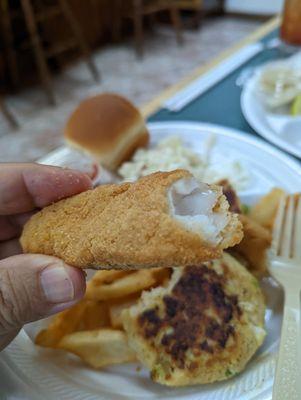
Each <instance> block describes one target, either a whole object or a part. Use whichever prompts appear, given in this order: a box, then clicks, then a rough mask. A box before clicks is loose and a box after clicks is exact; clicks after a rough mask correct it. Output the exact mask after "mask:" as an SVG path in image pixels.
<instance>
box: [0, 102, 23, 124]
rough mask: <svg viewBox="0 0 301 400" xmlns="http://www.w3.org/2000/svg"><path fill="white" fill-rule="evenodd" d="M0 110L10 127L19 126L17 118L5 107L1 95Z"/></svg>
mask: <svg viewBox="0 0 301 400" xmlns="http://www.w3.org/2000/svg"><path fill="white" fill-rule="evenodd" d="M0 111H1V112H2V114H3V115H4V117H5V118H6V119H7V121H8V122H9V124H10V126H11V127H12V128H14V129H17V128H18V127H19V124H18V122H17V120H16V119H15V117H14V116H13V114H12V113H11V112H10V111H9V109H8V108H7V106H6V104H5V102H4V100H3V97H1V96H0Z"/></svg>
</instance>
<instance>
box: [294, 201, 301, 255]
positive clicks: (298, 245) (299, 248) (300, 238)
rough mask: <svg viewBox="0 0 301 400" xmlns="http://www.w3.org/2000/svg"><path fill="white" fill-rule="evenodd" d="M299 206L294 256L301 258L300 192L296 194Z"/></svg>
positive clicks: (296, 216) (296, 217)
mask: <svg viewBox="0 0 301 400" xmlns="http://www.w3.org/2000/svg"><path fill="white" fill-rule="evenodd" d="M296 202H297V208H296V215H295V234H294V247H293V257H294V258H296V259H301V198H300V194H299V195H298V197H297V196H296Z"/></svg>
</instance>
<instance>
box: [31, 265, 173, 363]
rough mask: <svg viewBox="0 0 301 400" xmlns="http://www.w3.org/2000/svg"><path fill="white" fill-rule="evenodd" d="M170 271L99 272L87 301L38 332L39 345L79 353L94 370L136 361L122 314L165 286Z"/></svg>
mask: <svg viewBox="0 0 301 400" xmlns="http://www.w3.org/2000/svg"><path fill="white" fill-rule="evenodd" d="M170 275H171V270H170V269H168V268H151V269H143V270H138V271H122V270H119V271H117V270H110V271H98V272H96V273H95V275H94V276H93V278H92V279H91V280H90V281H89V282H88V284H87V291H86V294H85V297H84V299H83V300H81V301H80V302H79V303H78V304H76V305H75V306H73V307H72V308H70V309H68V310H66V311H63V312H61V313H59V314H57V315H56V316H55V317H54V318H53V320H52V321H51V323H50V324H49V326H48V327H47V328H46V329H44V330H42V331H41V332H39V333H38V335H37V337H36V340H35V342H36V344H37V345H39V346H43V347H50V348H53V349H63V350H65V351H68V352H70V353H73V354H76V355H77V356H79V357H80V358H81V359H82V360H83V361H84V362H86V363H87V364H88V365H90V366H92V367H94V368H101V367H105V366H108V365H112V364H121V363H125V362H131V361H135V359H136V356H135V354H134V352H133V351H132V350H131V349H130V348H129V346H128V343H127V336H126V333H125V331H124V330H123V326H122V318H121V314H122V311H123V310H124V309H126V308H128V307H130V306H132V305H133V304H135V303H136V302H137V300H138V299H139V297H140V295H141V292H142V291H143V290H149V289H151V288H153V287H156V286H159V285H165V284H166V283H167V282H168V280H169V278H170Z"/></svg>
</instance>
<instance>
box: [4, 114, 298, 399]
mask: <svg viewBox="0 0 301 400" xmlns="http://www.w3.org/2000/svg"><path fill="white" fill-rule="evenodd" d="M149 129H150V132H151V144H154V143H156V142H157V141H158V140H160V139H162V138H163V137H166V136H168V135H171V134H172V135H180V136H182V137H183V139H184V141H185V143H187V145H190V146H192V147H193V149H194V150H195V151H196V152H202V149H203V143H204V140H206V138H208V135H211V134H212V133H213V134H215V135H216V138H217V141H216V146H215V148H214V151H213V159H214V160H216V162H219V160H221V161H222V160H225V159H227V158H229V157H230V158H231V157H235V158H237V159H240V160H241V161H242V162H243V163H244V164H245V165H246V166H247V167H248V169H249V171H250V174H251V178H250V184H249V188H248V189H247V190H246V191H245V192H243V193H241V194H240V195H241V197H242V199H243V201H244V202H247V203H252V202H253V201H255V200H256V199H257V198H258V197H259V196H261V195H263V194H264V193H266V192H267V191H269V190H270V189H271V188H272V187H273V186H281V187H283V188H284V189H285V190H287V191H289V192H294V191H300V190H301V168H300V166H299V164H297V163H296V162H295V161H294V160H292V159H291V158H290V157H288V156H286V155H285V154H283V153H281V152H280V151H278V150H276V149H274V148H273V147H271V146H270V145H267V144H265V143H263V142H262V141H260V140H258V139H256V138H254V137H251V136H248V135H246V134H244V133H243V132H239V131H234V130H232V129H229V128H223V127H218V126H215V125H208V124H197V123H189V122H177V123H173V122H172V123H169V122H164V123H151V124H149ZM263 287H264V291H265V293H266V294H267V312H266V327H267V331H268V335H267V338H266V340H265V342H264V345H263V346H262V348H261V349H260V351H258V353H257V354H256V355H255V356H254V358H253V360H252V361H251V362H250V363H249V365H248V366H247V368H246V369H245V371H244V372H243V373H241V374H239V375H238V376H236V377H235V378H233V379H231V380H229V381H226V382H222V383H218V384H212V385H203V386H194V387H187V388H181V389H173V388H167V387H164V386H160V385H158V384H155V383H153V382H152V381H151V380H150V379H149V376H148V372H147V371H146V370H144V369H142V370H140V371H136V367H137V365H135V364H127V365H120V366H115V367H111V368H106V369H104V370H101V371H96V370H92V369H90V368H88V367H86V366H84V365H83V364H82V363H81V362H80V360H78V359H77V358H76V357H72V356H70V357H68V356H66V354H65V353H62V352H59V351H52V350H47V349H41V348H38V347H36V346H34V344H33V341H32V339H33V338H34V335H35V333H36V332H37V330H39V329H40V328H41V325H42V324H45V321H42V322H40V323H34V324H30V325H28V326H27V327H26V328H25V329H24V330H22V331H21V332H20V334H19V336H18V337H17V338H16V339H15V340H14V342H13V343H11V345H10V346H8V348H7V349H6V350H5V351H4V352H3V355H2V357H4V360H5V362H6V363H7V365H8V366H9V368H10V370H11V371H13V372H12V373H13V374H15V376H16V377H18V379H20V380H22V381H23V382H26V383H27V384H28V385H29V386H31V388H33V391H34V393H35V394H33V395H32V397H31V399H34V398H37V399H42V398H43V399H58V400H64V399H66V400H70V399H72V400H84V399H85V400H96V399H98V400H99V399H106V400H110V399H114V400H125V399H131V400H134V399H141V400H142V399H152V400H153V399H166V400H167V399H183V400H184V399H186V400H205V399H206V400H234V399H236V400H238V399H239V400H251V399H252V400H255V399H256V400H259V399H261V400H268V399H269V400H270V399H271V387H272V381H273V373H274V368H275V359H276V355H277V345H278V339H279V332H280V325H281V307H282V294H281V290H280V289H279V287H277V285H275V284H274V283H273V281H272V280H266V281H265V282H263Z"/></svg>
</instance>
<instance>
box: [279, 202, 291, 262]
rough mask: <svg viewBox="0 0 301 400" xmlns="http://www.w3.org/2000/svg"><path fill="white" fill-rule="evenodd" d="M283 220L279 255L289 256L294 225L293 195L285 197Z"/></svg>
mask: <svg viewBox="0 0 301 400" xmlns="http://www.w3.org/2000/svg"><path fill="white" fill-rule="evenodd" d="M285 211H286V212H285V215H284V221H283V225H284V226H283V235H282V242H281V245H280V254H279V255H280V256H281V257H287V258H289V257H290V256H291V253H292V239H293V227H294V196H288V197H287V208H286V210H285Z"/></svg>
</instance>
